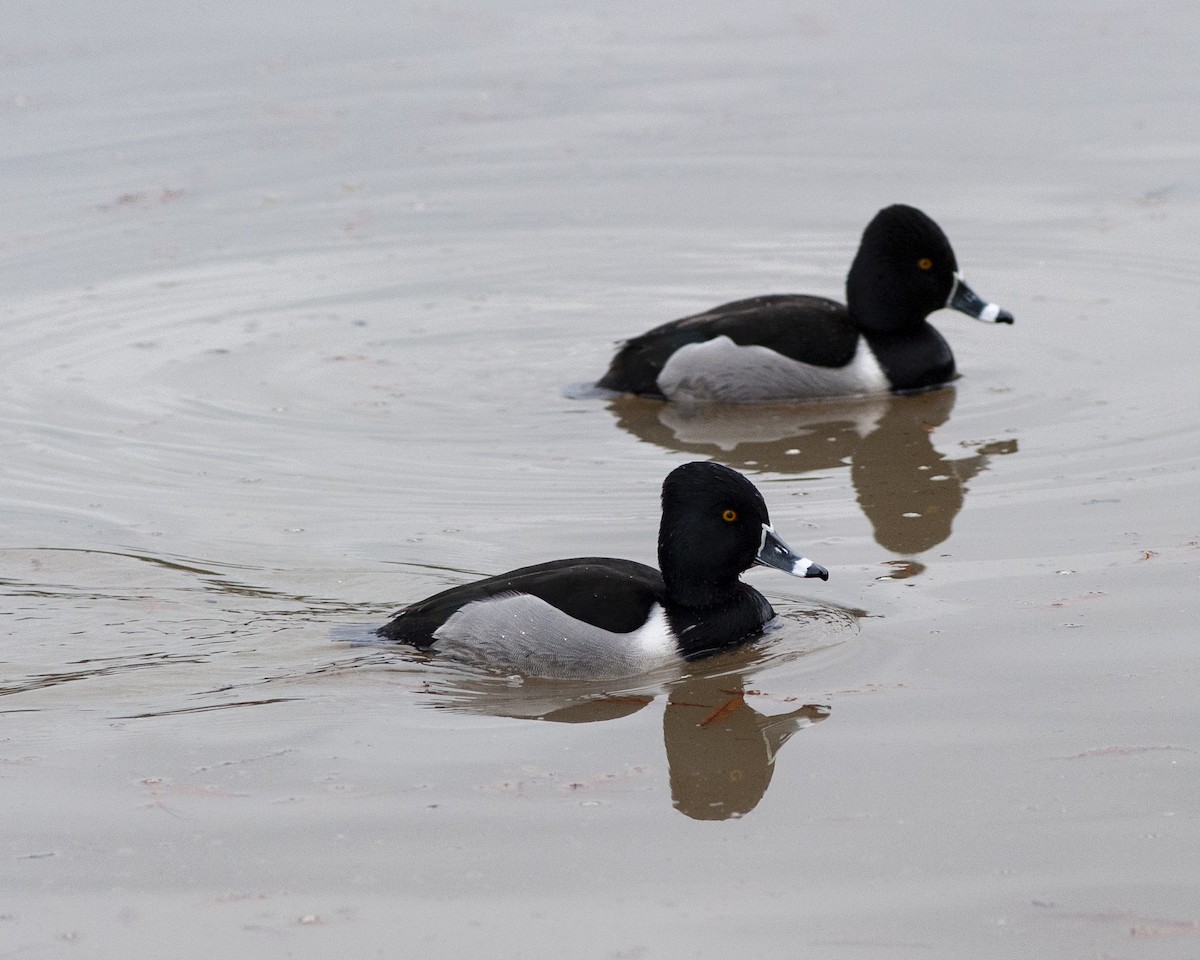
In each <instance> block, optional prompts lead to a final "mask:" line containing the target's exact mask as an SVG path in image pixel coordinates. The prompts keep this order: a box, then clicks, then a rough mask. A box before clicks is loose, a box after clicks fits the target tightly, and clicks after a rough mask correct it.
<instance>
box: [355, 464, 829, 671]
mask: <svg viewBox="0 0 1200 960" xmlns="http://www.w3.org/2000/svg"><path fill="white" fill-rule="evenodd" d="M727 518H729V519H727ZM659 563H660V565H661V566H662V568H663V572H662V573H660V572H659V571H658V570H655V569H654V568H653V567H649V566H646V565H645V564H641V563H635V562H634V561H631V560H617V559H611V558H606V557H584V558H579V559H572V560H554V561H551V562H549V563H542V564H537V565H536V566H531V567H522V568H521V569H519V570H513V571H511V572H509V573H505V574H501V575H499V576H495V577H489V578H488V579H486V580H480V581H477V582H475V583H469V584H464V585H462V586H458V587H452V588H450V589H449V590H445V591H443V592H441V593H439V594H436V595H434V596H432V597H429V598H428V599H426V600H422V601H420V602H418V603H414V604H412V605H411V606H408V607H406V608H405V609H404V610H401V611H400V612H399V613H398V614H397V615H396V616H395V618H394V619H393V620H392V621H391V622H390V623H388V624H386V625H385V626H383V627H381V628H380V629H379V631H378V633H379V634H380V636H382V637H384V638H386V639H388V640H392V641H396V642H400V643H407V644H410V645H412V646H415V647H419V648H432V649H434V650H436V651H439V652H443V653H446V654H450V655H452V656H455V657H458V658H460V659H469V660H474V661H477V662H480V663H483V664H486V665H488V666H491V667H496V668H500V669H505V670H512V671H515V672H518V673H522V674H525V675H527V676H540V677H624V676H633V675H636V674H638V673H643V672H646V671H648V670H652V669H655V668H657V667H660V666H667V665H670V664H678V663H681V662H683V661H686V660H694V659H698V658H700V657H704V656H708V655H711V654H714V653H717V652H719V651H721V650H725V649H728V648H730V647H735V646H738V645H739V644H742V643H745V642H746V641H747V640H750V639H751V638H753V637H755V636H757V635H758V634H759V633H760V632H761V631H762V628H763V626H764V624H766V623H767V621H769V620H770V619H771V618H772V617H773V616H774V611H773V610H772V609H771V605H770V604H769V603H768V602H767V600H766V598H765V597H763V596H762V594H760V593H759V592H758V591H757V590H755V589H754V588H753V587H751V586H749V585H748V584H745V583H743V582H742V581H741V580H740V579H739V577H738V575H739V574H740V573H741V572H742V571H743V570H746V569H748V568H749V567H750V566H751V565H752V564H754V563H764V564H768V565H771V566H775V567H777V568H779V569H782V570H785V571H786V572H788V573H791V574H793V575H795V576H802V577H821V578H822V579H827V578H828V576H829V574H828V572H827V571H826V570H825V569H824V568H822V567H820V566H818V565H817V564H814V563H812V562H811V561H809V560H806V559H805V558H803V557H800V556H799V555H797V554H796V553H794V552H793V551H792V550H791V549H790V548H789V547H788V546H787V545H786V544H784V543H783V541H782V540H780V539H779V538H778V536H777V535H776V534H775V532H774V530H773V528H772V527H771V526H770V521H769V519H768V517H767V512H766V505H765V504H764V503H763V501H762V497H761V496H760V495H759V493H758V491H757V490H755V488H754V486H753V485H752V484H751V483H750V482H749V481H748V480H746V478H745V477H743V476H741V474H739V473H737V472H736V471H734V470H730V469H729V468H728V467H723V466H720V465H719V464H713V463H691V464H685V465H684V466H682V467H678V468H677V469H676V470H674V471H672V473H671V474H670V475H669V476H668V477H667V480H666V482H665V483H664V484H663V520H662V525H661V526H660V530H659Z"/></svg>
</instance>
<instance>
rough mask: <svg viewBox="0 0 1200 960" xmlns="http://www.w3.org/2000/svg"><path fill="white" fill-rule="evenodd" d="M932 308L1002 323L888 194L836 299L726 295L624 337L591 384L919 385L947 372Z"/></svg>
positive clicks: (861, 390)
mask: <svg viewBox="0 0 1200 960" xmlns="http://www.w3.org/2000/svg"><path fill="white" fill-rule="evenodd" d="M943 307H949V308H951V309H953V310H958V311H961V312H962V313H965V314H967V315H968V316H971V317H975V318H977V319H979V320H983V321H986V322H989V323H1009V324H1011V323H1012V322H1013V316H1012V314H1011V313H1009V312H1008V311H1007V310H1002V309H1001V308H1000V307H998V306H997V305H996V304H994V303H988V302H987V301H985V300H983V299H982V298H981V297H979V296H978V295H977V294H976V293H975V292H974V291H973V290H972V289H971V288H970V287H969V286H967V284H966V283H965V282H964V280H963V279H962V277H961V276H959V273H958V262H957V261H956V260H955V257H954V250H953V249H952V248H951V247H950V241H949V240H947V239H946V235H945V234H944V233H943V232H942V230H941V228H940V227H939V226H938V225H937V224H936V223H934V222H933V220H932V219H930V218H929V217H928V216H926V215H925V214H924V213H922V212H921V211H920V210H918V209H916V208H915V207H909V206H905V205H903V204H896V205H894V206H890V207H885V208H884V209H883V210H880V211H879V213H877V214H876V215H875V218H874V219H873V220H872V221H871V222H870V223H869V224H867V228H866V230H864V231H863V236H862V242H861V243H860V245H859V248H858V253H857V255H856V256H855V258H854V262H853V263H852V264H851V266H850V273H849V274H848V275H847V277H846V303H845V305H843V304H840V303H838V302H837V301H835V300H829V299H827V298H825V297H817V296H810V295H808V294H776V295H770V296H762V297H752V298H750V299H748V300H736V301H734V302H732V303H726V304H723V305H721V306H719V307H714V308H713V309H711V310H708V311H706V312H704V313H699V314H695V315H694V316H690V317H684V318H683V319H681V320H674V321H672V322H670V323H666V324H663V325H662V326H659V327H655V328H654V329H653V330H650V331H648V332H647V333H644V334H642V335H641V336H639V337H634V338H633V339H631V340H628V341H626V342H625V343H624V344H623V345H622V346H621V347H620V349H619V350H618V351H617V354H616V356H615V357H614V358H613V360H612V363H611V364H610V365H609V368H608V372H607V373H605V374H604V376H603V377H602V378H601V379H600V380H599V382H598V383H597V386H599V387H602V388H605V389H608V390H616V391H619V392H621V393H637V394H641V395H643V396H648V397H658V398H662V399H667V400H690V401H712V402H721V403H756V402H758V403H761V402H767V401H773V400H774V401H779V400H809V399H816V398H820V397H836V396H852V395H857V394H871V393H886V392H889V391H891V392H910V391H916V390H925V389H929V388H932V387H937V386H941V385H942V384H945V383H948V382H949V381H951V380H953V379H955V377H957V376H958V373H957V371H956V369H955V366H954V355H953V354H952V353H951V352H950V345H949V344H948V343H946V341H945V339H943V337H942V335H941V334H940V333H938V331H937V330H935V329H934V328H933V327H932V326H931V325H930V324H929V322H928V321H927V320H926V317H928V316H929V314H931V313H933V312H934V311H935V310H940V309H942V308H943Z"/></svg>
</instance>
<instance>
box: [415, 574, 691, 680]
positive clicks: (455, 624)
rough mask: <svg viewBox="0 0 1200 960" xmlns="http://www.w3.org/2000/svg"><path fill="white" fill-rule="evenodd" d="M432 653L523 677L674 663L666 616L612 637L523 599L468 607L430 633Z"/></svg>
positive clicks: (604, 673) (635, 670) (601, 673)
mask: <svg viewBox="0 0 1200 960" xmlns="http://www.w3.org/2000/svg"><path fill="white" fill-rule="evenodd" d="M433 637H434V640H435V643H434V649H435V650H437V651H439V652H440V653H444V654H446V655H448V656H452V657H455V658H456V659H459V660H466V661H470V662H473V663H479V664H484V665H486V666H491V667H497V668H499V669H502V670H511V671H513V672H514V673H520V674H521V675H523V676H527V677H546V678H550V679H561V680H566V679H584V678H588V679H597V680H615V679H619V678H622V677H632V676H637V675H638V674H641V673H647V672H649V671H651V670H654V669H657V668H659V667H663V666H668V665H672V664H679V663H682V661H683V658H682V657H680V655H679V651H678V649H677V647H676V646H675V639H674V636H673V635H672V633H671V627H670V623H669V622H668V621H667V614H666V611H665V610H663V608H662V607H661V606H659V605H658V604H655V605H654V607H653V608H652V609H651V610H650V616H649V618H648V619H647V621H646V623H645V624H644V625H642V626H641V627H639V628H638V629H637V630H634V631H632V632H631V633H613V632H612V631H610V630H603V629H601V628H600V627H595V626H592V625H591V624H590V623H584V622H583V621H581V620H576V619H575V618H574V617H571V616H568V615H567V614H565V613H563V612H562V611H561V610H559V609H558V608H557V607H555V606H552V605H551V604H549V603H546V601H544V600H540V599H538V598H537V597H533V596H530V595H529V594H527V593H507V594H500V595H498V596H495V597H489V598H488V599H487V600H476V601H475V602H474V603H468V604H466V605H465V606H463V607H462V608H461V609H460V610H458V611H456V612H455V613H454V614H453V615H451V616H450V617H449V618H448V619H447V620H446V622H445V623H443V624H442V625H441V626H440V627H439V628H438V629H437V630H436V631H434V634H433Z"/></svg>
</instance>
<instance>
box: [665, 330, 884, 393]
mask: <svg viewBox="0 0 1200 960" xmlns="http://www.w3.org/2000/svg"><path fill="white" fill-rule="evenodd" d="M658 388H659V389H660V390H661V391H662V392H663V395H664V396H666V397H669V398H670V399H671V400H682V401H692V402H710V403H765V402H768V401H772V400H811V399H813V398H816V397H848V396H855V395H859V394H868V393H886V392H887V391H889V390H890V389H891V384H890V383H889V382H888V378H887V375H886V374H885V373H884V372H883V368H882V367H881V366H880V365H879V361H878V360H877V359H876V358H875V354H874V353H873V352H872V351H871V348H870V347H869V346H868V345H867V341H866V339H865V338H862V337H860V338H859V341H858V349H857V350H856V351H855V353H854V356H853V358H852V359H851V360H850V362H849V363H848V364H847V365H846V366H844V367H816V366H813V365H812V364H808V363H801V362H800V361H799V360H793V359H792V358H791V357H785V356H783V355H782V354H779V353H776V352H775V351H774V350H772V349H770V348H769V347H762V346H758V345H750V346H745V347H740V346H738V345H737V344H736V343H734V342H733V341H732V340H731V339H729V337H726V336H720V337H714V338H713V339H712V340H706V341H704V342H703V343H689V344H687V345H686V346H683V347H680V348H679V349H678V350H676V351H675V352H674V353H673V354H671V356H670V358H669V359H668V360H667V362H666V364H665V365H664V366H663V368H662V372H661V373H659V375H658Z"/></svg>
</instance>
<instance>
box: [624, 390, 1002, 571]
mask: <svg viewBox="0 0 1200 960" xmlns="http://www.w3.org/2000/svg"><path fill="white" fill-rule="evenodd" d="M954 400H955V390H954V388H953V387H946V388H944V389H941V390H934V391H930V392H927V393H921V394H917V395H915V396H907V397H895V396H882V397H866V398H860V399H855V400H841V401H824V402H820V403H810V404H804V405H796V406H752V407H734V406H715V405H714V406H685V405H680V404H670V403H663V402H661V401H656V400H647V399H644V398H641V397H632V396H622V397H618V398H616V399H614V400H612V401H611V402H610V403H609V410H611V411H612V413H613V414H614V415H615V416H616V418H617V423H618V425H619V426H621V427H622V428H624V429H625V430H628V431H629V432H630V433H632V434H634V435H635V436H637V437H638V438H640V439H641V440H644V441H646V442H647V443H653V444H655V445H657V446H660V447H664V448H666V449H668V450H677V451H680V452H682V453H690V454H697V455H700V456H707V457H711V458H713V459H715V460H718V461H720V462H721V463H725V464H728V465H729V466H731V467H734V468H737V469H742V470H750V471H752V472H770V473H783V474H801V473H811V472H813V471H818V470H832V469H840V468H842V467H845V466H847V465H849V467H850V480H851V482H852V483H853V484H854V489H855V492H856V494H857V497H858V503H859V506H860V507H861V508H862V511H863V513H864V514H866V516H867V519H868V520H870V521H871V526H872V527H873V528H874V531H875V540H876V541H877V542H878V543H879V544H880V546H883V547H885V548H887V549H888V550H890V551H893V552H895V553H899V554H903V555H912V554H916V553H921V552H923V551H925V550H928V549H930V548H931V547H934V546H937V545H938V544H939V543H941V542H943V541H944V540H946V539H947V538H948V537H949V536H950V532H951V527H952V526H953V523H954V518H955V517H956V516H957V515H958V512H959V510H961V509H962V505H963V497H964V494H965V492H966V484H967V483H968V481H970V480H971V478H972V477H974V476H975V475H976V474H978V473H979V472H980V471H982V470H985V469H987V465H988V461H989V460H990V458H991V457H993V456H997V455H1003V454H1009V453H1015V452H1016V450H1017V441H1016V440H1006V441H1001V442H996V443H989V444H982V445H980V446H978V447H975V448H974V452H973V455H972V456H968V457H964V458H961V459H957V460H951V459H948V458H947V457H945V456H943V455H942V454H940V453H938V451H937V450H935V449H934V446H933V441H932V437H931V434H932V433H933V431H934V430H935V429H936V428H937V427H939V426H941V425H942V424H944V423H946V422H947V421H948V420H949V419H950V413H951V411H952V410H953V409H954Z"/></svg>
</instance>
